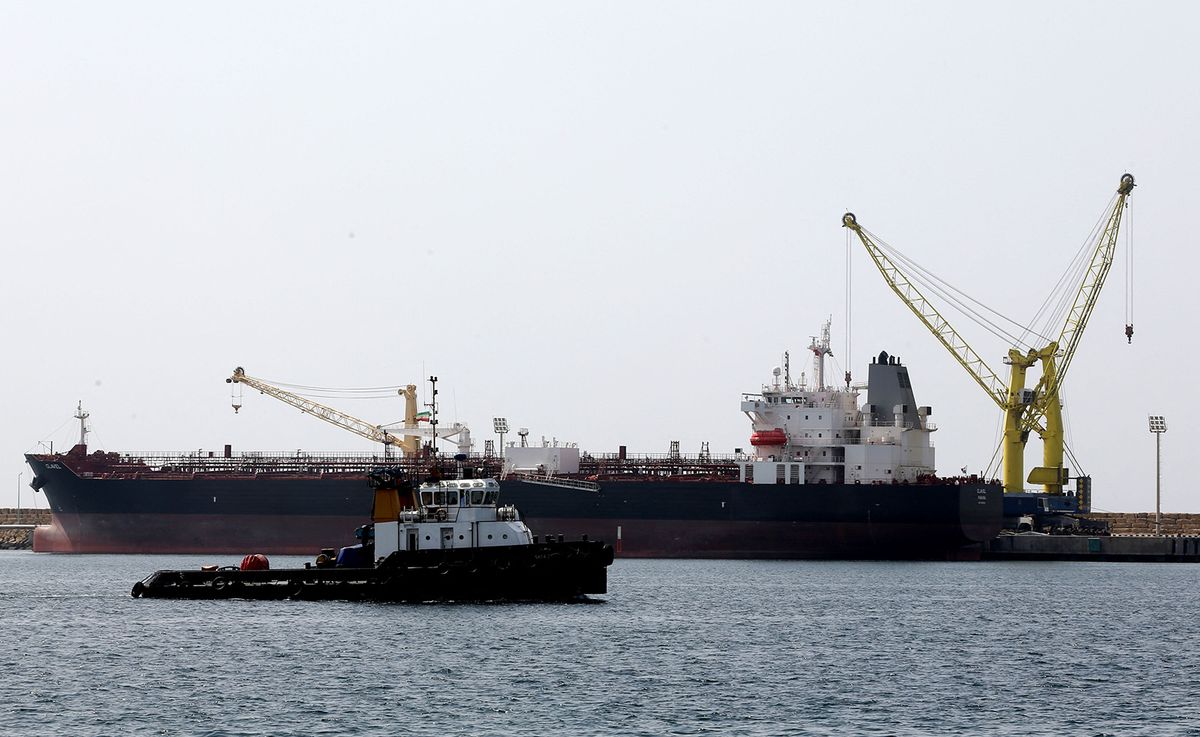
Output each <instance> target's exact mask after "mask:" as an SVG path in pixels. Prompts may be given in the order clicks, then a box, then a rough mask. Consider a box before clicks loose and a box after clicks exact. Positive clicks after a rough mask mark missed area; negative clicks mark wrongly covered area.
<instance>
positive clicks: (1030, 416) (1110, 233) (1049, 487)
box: [842, 174, 1134, 494]
mask: <svg viewBox="0 0 1200 737" xmlns="http://www.w3.org/2000/svg"><path fill="white" fill-rule="evenodd" d="M1133 187H1134V181H1133V175H1132V174H1125V175H1123V176H1122V177H1121V182H1120V185H1119V186H1118V187H1117V194H1116V196H1115V201H1114V202H1113V203H1112V207H1111V208H1110V209H1109V210H1107V215H1106V217H1105V218H1104V221H1103V222H1104V226H1103V229H1102V230H1101V231H1100V233H1099V235H1098V237H1097V238H1096V241H1095V245H1094V247H1093V248H1092V249H1091V260H1090V261H1089V263H1088V266H1087V268H1086V271H1084V273H1083V279H1082V283H1080V285H1079V287H1078V289H1077V290H1076V292H1075V300H1074V302H1073V304H1072V306H1071V309H1070V310H1069V311H1068V312H1067V318H1066V323H1065V324H1064V325H1063V328H1062V330H1061V331H1060V332H1059V335H1058V339H1057V340H1052V341H1050V342H1048V343H1047V344H1046V345H1044V346H1043V347H1041V348H1029V349H1027V350H1022V349H1021V348H1019V347H1013V348H1010V349H1009V351H1008V355H1007V357H1006V358H1005V361H1004V362H1005V363H1007V364H1008V365H1009V369H1010V370H1009V376H1008V381H1007V382H1004V381H1002V380H1001V379H1000V378H999V377H998V376H997V375H996V372H995V371H993V370H992V369H991V368H990V367H989V366H988V365H987V362H986V361H984V360H983V358H982V357H981V356H980V355H979V353H978V352H976V351H975V350H974V349H973V348H971V346H970V345H969V344H968V343H967V341H966V340H965V339H963V337H962V335H960V334H959V333H958V331H956V330H955V329H954V328H953V327H952V326H951V325H950V323H949V321H947V320H946V318H945V317H944V316H943V315H942V314H941V313H940V312H939V311H938V310H937V309H936V308H935V307H934V306H933V305H932V304H931V303H930V302H929V300H928V299H926V297H925V295H924V294H922V292H921V291H920V289H918V287H917V285H916V284H914V283H913V280H912V278H911V277H910V275H909V273H907V270H906V269H905V268H904V267H902V266H901V265H900V264H898V263H897V260H896V259H894V258H892V256H890V255H889V254H888V253H887V251H886V250H885V249H884V248H881V247H880V245H879V244H878V242H877V241H878V239H877V238H876V237H874V236H872V235H871V234H870V233H868V232H867V231H866V230H865V229H864V228H863V227H862V226H860V225H859V224H858V220H857V219H856V218H855V216H854V213H850V212H848V213H846V214H845V215H843V216H842V225H843V227H846V228H849V229H850V230H851V231H853V232H854V234H855V235H856V236H858V239H859V240H860V241H862V244H863V246H864V247H865V248H866V249H867V253H868V254H869V255H870V256H871V260H872V261H873V262H874V263H875V266H876V267H877V268H878V269H879V272H880V273H881V274H882V275H883V278H884V280H885V281H886V282H887V283H888V286H889V287H891V288H892V291H893V292H895V293H896V295H897V296H899V297H900V300H901V301H902V302H904V304H905V305H907V306H908V308H909V309H910V310H912V312H913V314H914V315H916V316H917V319H919V320H920V321H921V323H922V324H924V325H925V327H927V328H928V329H929V331H930V332H932V333H933V335H934V337H935V338H937V339H938V341H939V342H940V343H941V344H942V345H943V346H945V348H946V349H947V350H948V351H950V354H951V355H952V356H954V358H955V359H956V360H957V361H958V363H959V364H960V365H961V366H962V367H963V368H964V369H966V371H967V373H968V374H969V375H970V376H971V378H973V379H974V380H975V382H976V383H977V384H979V386H980V387H981V388H982V389H983V391H984V392H985V393H986V394H987V395H988V396H989V397H991V399H992V401H994V402H995V403H996V404H997V405H998V406H999V407H1000V409H1001V410H1003V411H1004V440H1003V445H1002V450H1003V473H1002V481H1003V484H1004V490H1005V492H1007V493H1019V492H1022V491H1024V485H1025V478H1024V471H1025V443H1026V441H1027V440H1028V438H1029V433H1030V431H1033V430H1036V431H1037V433H1038V435H1039V436H1040V437H1041V439H1042V465H1041V466H1038V467H1037V468H1034V469H1033V470H1032V471H1031V472H1030V473H1029V479H1028V481H1029V483H1032V484H1041V485H1042V486H1043V488H1044V490H1045V491H1046V493H1048V494H1062V493H1063V485H1064V484H1065V483H1066V481H1067V478H1068V470H1067V469H1066V468H1065V467H1064V466H1063V427H1062V399H1061V394H1060V392H1061V387H1062V384H1063V380H1064V378H1065V376H1066V373H1067V369H1068V368H1070V366H1071V360H1072V359H1073V358H1074V356H1075V350H1076V349H1077V348H1078V347H1079V341H1080V338H1082V337H1083V330H1084V328H1085V327H1086V326H1087V321H1088V318H1089V317H1091V314H1092V310H1093V309H1094V308H1095V306H1096V300H1097V298H1098V297H1099V295H1100V289H1101V288H1102V287H1103V286H1104V280H1105V278H1106V277H1107V276H1108V271H1109V269H1110V268H1111V267H1112V262H1113V253H1114V251H1115V250H1116V245H1117V234H1118V232H1119V230H1120V226H1121V219H1122V216H1123V215H1124V213H1125V211H1126V207H1127V203H1126V200H1127V199H1128V198H1129V195H1130V193H1131V192H1133ZM1126 335H1128V336H1130V337H1132V335H1133V326H1132V325H1127V326H1126ZM1038 363H1040V364H1041V369H1042V375H1041V378H1040V379H1039V380H1038V383H1037V385H1036V386H1035V387H1034V388H1033V389H1028V388H1026V386H1025V379H1026V374H1027V372H1028V370H1029V369H1030V368H1031V367H1032V366H1034V365H1035V364H1038Z"/></svg>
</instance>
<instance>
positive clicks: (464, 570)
mask: <svg viewBox="0 0 1200 737" xmlns="http://www.w3.org/2000/svg"><path fill="white" fill-rule="evenodd" d="M612 561H613V550H612V548H611V547H610V546H608V545H604V544H603V543H599V542H588V541H578V542H562V543H539V544H533V545H521V546H511V547H494V548H475V549H460V550H422V551H413V552H407V551H400V552H396V553H393V554H392V555H390V556H388V558H387V559H386V560H384V561H383V562H381V563H380V564H379V565H378V566H376V567H375V568H299V569H281V570H262V571H243V570H230V569H225V570H217V571H196V570H191V571H182V570H180V571H156V572H154V573H153V574H151V575H150V576H147V577H146V578H145V579H143V580H142V581H139V582H137V583H136V584H134V586H133V591H132V592H131V593H132V595H133V596H134V597H136V598H147V599H298V600H302V601H327V600H340V601H392V602H420V601H570V600H573V599H578V598H580V597H583V596H586V595H588V594H604V593H607V592H608V566H609V565H611V564H612Z"/></svg>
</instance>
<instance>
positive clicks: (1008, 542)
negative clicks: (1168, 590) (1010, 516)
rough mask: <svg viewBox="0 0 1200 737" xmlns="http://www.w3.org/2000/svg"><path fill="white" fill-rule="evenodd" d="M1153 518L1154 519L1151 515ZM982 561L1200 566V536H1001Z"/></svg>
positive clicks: (986, 545) (989, 544) (985, 549)
mask: <svg viewBox="0 0 1200 737" xmlns="http://www.w3.org/2000/svg"><path fill="white" fill-rule="evenodd" d="M1151 517H1153V515H1151ZM980 558H981V560H1062V561H1106V562H1118V563H1200V536H1182V535H1180V536H1167V535H1161V536H1154V535H1104V536H1099V537H1088V536H1086V535H1041V534H1037V533H1024V534H1018V535H1001V536H1000V537H997V538H996V539H994V540H991V541H989V542H987V543H984V546H983V551H982V553H981V556H980Z"/></svg>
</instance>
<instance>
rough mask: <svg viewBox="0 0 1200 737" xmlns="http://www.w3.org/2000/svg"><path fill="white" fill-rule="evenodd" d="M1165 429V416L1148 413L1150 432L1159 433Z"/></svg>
mask: <svg viewBox="0 0 1200 737" xmlns="http://www.w3.org/2000/svg"><path fill="white" fill-rule="evenodd" d="M1166 431H1167V418H1166V417H1164V416H1162V415H1150V432H1154V433H1160V432H1166Z"/></svg>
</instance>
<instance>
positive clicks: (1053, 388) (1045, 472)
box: [1029, 343, 1067, 494]
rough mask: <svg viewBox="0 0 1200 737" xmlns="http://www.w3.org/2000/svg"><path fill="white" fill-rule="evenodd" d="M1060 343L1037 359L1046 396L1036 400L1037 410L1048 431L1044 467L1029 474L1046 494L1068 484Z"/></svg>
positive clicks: (1043, 351)
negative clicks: (1059, 360) (1059, 368)
mask: <svg viewBox="0 0 1200 737" xmlns="http://www.w3.org/2000/svg"><path fill="white" fill-rule="evenodd" d="M1057 353H1058V344H1057V343H1051V344H1050V345H1048V346H1046V348H1044V349H1043V350H1042V351H1041V353H1040V354H1039V356H1038V358H1040V359H1041V361H1042V381H1041V384H1042V385H1044V386H1045V389H1044V392H1045V395H1044V396H1041V397H1038V398H1037V409H1038V410H1040V411H1041V412H1042V413H1043V416H1044V417H1045V420H1046V429H1045V430H1044V431H1043V432H1042V433H1041V436H1042V465H1041V466H1038V467H1037V468H1035V469H1033V470H1032V471H1030V472H1029V483H1031V484H1041V485H1042V487H1043V488H1044V489H1045V491H1046V493H1047V494H1062V493H1063V484H1064V483H1065V482H1066V475H1067V474H1066V471H1065V470H1064V469H1063V424H1062V398H1061V397H1059V394H1058V367H1057V365H1056V364H1055V356H1056V354H1057Z"/></svg>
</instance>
